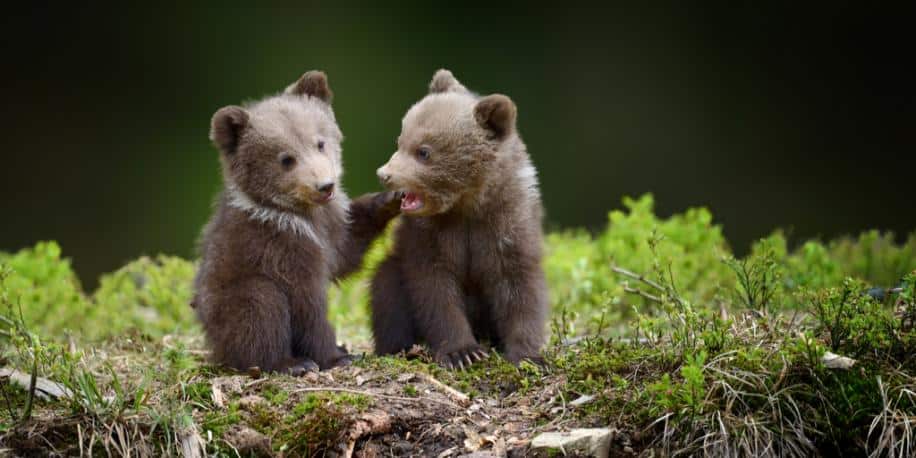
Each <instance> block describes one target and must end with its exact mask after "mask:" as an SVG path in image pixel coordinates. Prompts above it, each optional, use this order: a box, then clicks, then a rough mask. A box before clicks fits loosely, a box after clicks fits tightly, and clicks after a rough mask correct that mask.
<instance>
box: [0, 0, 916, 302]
mask: <svg viewBox="0 0 916 458" xmlns="http://www.w3.org/2000/svg"><path fill="white" fill-rule="evenodd" d="M247 5H250V4H246V5H245V6H232V4H231V2H230V3H225V2H224V3H219V4H214V5H213V6H209V7H203V6H194V7H191V6H186V5H152V4H148V5H144V6H143V7H133V6H130V7H128V6H123V5H122V6H118V7H101V6H95V7H90V6H77V5H73V4H70V5H67V6H52V5H48V4H43V3H38V2H36V3H32V4H30V5H28V6H19V7H11V8H12V9H8V10H7V11H5V13H4V15H3V17H2V18H0V22H2V26H0V34H2V35H3V39H2V42H0V47H2V50H3V58H4V59H3V61H4V71H3V74H2V76H0V78H2V81H3V83H2V84H3V86H2V87H3V89H4V93H3V104H2V106H3V108H2V115H0V116H2V118H0V121H2V123H3V129H2V130H3V135H2V143H0V145H2V149H3V160H2V163H0V164H2V165H0V170H2V176H0V178H2V179H0V193H2V199H0V215H3V216H2V224H0V251H12V250H16V249H19V248H21V247H24V246H28V245H31V244H33V243H34V242H35V241H37V240H46V239H55V240H58V241H59V242H60V243H61V245H62V246H63V247H64V252H65V255H67V256H69V257H72V258H74V259H75V261H74V262H75V268H76V269H77V271H78V272H79V273H80V276H81V277H82V279H83V281H84V283H85V286H87V287H88V288H90V289H91V288H92V286H93V285H95V282H96V278H97V276H98V274H99V273H101V272H105V271H111V270H113V269H115V268H117V267H118V266H120V265H122V264H123V263H124V262H125V261H127V260H129V259H133V258H136V257H137V256H138V255H141V254H155V253H159V252H163V253H169V254H176V255H180V256H184V257H190V256H193V254H194V244H195V241H196V239H197V236H198V234H199V231H200V228H201V226H202V225H203V224H204V222H205V221H206V220H207V218H208V216H209V213H210V205H211V202H212V199H213V196H214V195H215V193H216V192H217V191H218V189H219V188H220V177H219V171H218V166H217V153H216V151H215V149H214V148H213V147H211V145H210V144H209V142H208V140H207V133H208V127H209V120H210V116H211V115H212V113H213V112H214V111H215V110H217V109H218V108H219V107H221V106H224V105H229V104H237V103H240V102H241V101H243V100H246V99H252V98H258V97H261V96H263V95H265V94H269V93H272V92H276V91H278V90H280V89H282V88H283V87H284V86H285V85H286V84H288V83H290V82H292V81H294V80H295V79H296V78H297V77H298V76H299V75H301V74H302V73H303V72H304V71H306V70H309V69H322V70H325V71H326V72H327V73H328V75H329V78H330V83H331V87H332V88H333V89H334V91H335V93H336V98H335V109H336V113H337V116H338V120H339V122H340V124H341V127H342V129H343V132H344V134H345V135H346V137H347V139H346V141H345V142H344V157H345V166H346V175H345V184H346V187H347V188H348V190H349V192H350V194H351V195H357V194H360V193H363V192H368V191H374V190H377V189H378V188H379V185H378V183H377V180H376V178H375V174H374V171H375V169H376V167H378V166H379V165H380V164H382V163H383V162H384V161H385V160H387V158H388V157H389V156H390V154H391V153H392V152H393V151H394V148H395V138H396V136H397V134H398V132H399V129H400V119H401V117H402V115H403V114H404V112H405V111H406V109H407V108H408V107H409V106H410V105H411V104H412V103H413V102H415V101H416V100H418V99H419V98H420V97H421V96H423V95H424V94H425V91H426V86H427V83H428V81H429V79H430V77H431V76H432V74H433V72H434V71H435V70H436V69H437V68H440V67H447V68H449V69H451V70H452V71H453V72H454V73H455V74H456V75H457V77H458V78H459V79H460V80H461V81H462V82H463V83H464V84H465V85H467V86H468V87H469V88H471V89H473V90H476V91H478V92H481V93H491V92H502V93H506V94H508V95H510V96H511V97H512V98H513V99H514V100H515V101H516V103H517V104H518V107H519V113H520V114H519V126H520V131H521V132H522V134H523V136H524V138H525V140H526V141H527V144H528V146H529V149H530V152H531V154H532V157H533V158H534V161H535V163H536V165H537V166H538V168H539V170H540V174H541V182H542V187H543V193H544V201H545V204H546V206H547V225H548V227H549V228H565V227H579V226H582V227H588V228H591V229H599V228H601V227H603V226H604V224H605V223H606V221H607V212H608V210H610V209H612V208H617V207H619V203H620V199H621V197H622V196H623V195H639V194H642V193H644V192H652V193H654V194H655V196H656V202H657V211H658V213H659V214H660V215H662V216H664V215H668V214H671V213H673V212H676V211H682V210H683V209H684V208H686V207H687V206H697V205H703V206H708V207H709V208H710V209H711V210H712V212H713V214H714V215H716V219H717V221H718V222H720V223H722V224H723V225H724V229H725V233H726V235H727V237H728V239H729V240H730V241H731V243H732V244H733V248H734V250H735V251H736V253H738V254H741V253H744V252H746V251H747V247H748V245H749V243H750V242H751V241H752V240H754V239H755V238H758V237H761V236H764V235H766V234H768V233H770V232H771V231H772V230H773V229H774V228H775V227H785V228H787V229H789V230H790V233H791V235H792V237H793V239H795V240H800V239H804V238H809V237H833V236H836V235H841V234H848V233H858V232H859V231H860V230H863V229H866V228H872V227H875V228H880V229H888V230H893V231H895V232H896V233H897V234H898V235H905V234H906V233H908V232H910V231H912V230H913V229H914V227H916V211H914V210H916V206H914V205H913V195H914V193H913V191H912V189H913V188H912V186H913V180H914V178H916V166H914V163H916V160H914V152H916V148H914V146H916V135H914V126H916V104H914V102H916V101H914V93H916V91H914V89H913V85H914V81H916V78H914V74H913V72H912V65H911V64H912V60H913V45H914V44H916V39H914V29H913V24H914V23H916V14H914V10H916V4H914V3H912V2H909V3H908V4H907V6H905V7H903V6H894V5H892V4H891V3H878V4H869V5H865V4H861V3H852V2H848V3H847V2H832V3H829V4H828V3H825V4H824V6H817V5H814V4H813V3H804V4H793V3H787V4H786V5H785V6H778V5H775V4H772V3H771V2H764V3H760V2H729V3H724V4H722V5H718V6H716V7H712V5H711V4H710V5H704V6H706V7H704V8H701V7H699V6H698V5H695V4H688V3H683V4H677V6H674V7H671V8H659V7H650V6H638V7H636V8H632V7H612V6H606V7H604V8H602V9H595V8H593V7H584V6H583V7H577V6H575V5H574V4H572V3H563V4H557V3H549V4H548V6H545V7H535V6H531V5H528V4H524V6H513V5H511V4H508V3H502V2H500V3H494V4H491V5H488V6H486V7H482V8H462V9H458V8H456V7H453V6H449V5H446V4H444V3H442V2H432V3H430V2H424V3H416V4H411V3H398V4H397V6H379V5H370V4H367V5H357V4H350V5H347V4H345V3H343V2H333V5H331V3H328V4H317V3H310V2H297V3H295V4H292V3H291V4H288V5H283V6H273V7H266V6H262V7H260V8H257V9H255V8H251V7H250V6H247ZM558 5H561V6H558ZM864 8H867V9H864Z"/></svg>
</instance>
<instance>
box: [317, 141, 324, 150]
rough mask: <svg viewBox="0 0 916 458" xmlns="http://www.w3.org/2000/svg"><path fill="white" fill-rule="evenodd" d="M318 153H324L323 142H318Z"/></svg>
mask: <svg viewBox="0 0 916 458" xmlns="http://www.w3.org/2000/svg"><path fill="white" fill-rule="evenodd" d="M318 151H321V152H324V140H318Z"/></svg>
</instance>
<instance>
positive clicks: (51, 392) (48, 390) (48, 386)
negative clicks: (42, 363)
mask: <svg viewBox="0 0 916 458" xmlns="http://www.w3.org/2000/svg"><path fill="white" fill-rule="evenodd" d="M34 375H35V395H36V396H38V397H39V398H41V399H42V400H45V401H47V400H50V399H52V398H53V399H69V398H71V397H73V393H71V392H70V390H69V389H67V387H65V386H63V385H61V384H60V383H57V382H54V381H51V380H48V379H46V378H43V377H38V376H37V375H38V374H37V373H36V374H34ZM0 378H9V379H10V382H12V383H15V384H16V385H19V387H21V388H22V389H23V390H28V391H31V386H32V374H26V373H25V372H20V371H17V370H16V369H11V368H8V367H5V368H3V369H0Z"/></svg>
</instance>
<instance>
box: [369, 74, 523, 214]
mask: <svg viewBox="0 0 916 458" xmlns="http://www.w3.org/2000/svg"><path fill="white" fill-rule="evenodd" d="M515 118H516V108H515V103H513V102H512V100H511V99H509V97H506V96H505V95H501V94H494V95H489V96H485V97H479V96H477V95H475V94H473V93H472V92H470V91H468V90H467V88H465V87H464V86H463V85H462V84H461V83H459V82H458V80H456V79H455V77H454V76H453V75H452V73H451V72H450V71H448V70H439V71H437V72H436V74H435V75H434V76H433V79H432V82H430V85H429V94H427V95H426V97H424V98H423V99H422V100H420V101H419V102H417V103H416V104H414V105H413V106H412V107H411V108H410V110H408V111H407V114H406V115H405V116H404V119H403V121H402V123H401V135H400V136H399V137H398V140H397V146H398V149H397V151H396V152H395V153H394V155H393V156H392V157H391V159H390V160H389V161H388V163H386V164H385V165H383V166H382V167H381V168H379V169H378V176H379V179H380V180H381V181H382V184H383V185H384V186H385V187H387V188H388V189H392V190H398V191H403V192H404V198H403V199H402V200H401V211H402V212H403V213H404V214H406V215H413V216H430V215H436V214H442V213H446V212H448V211H449V210H452V209H453V208H456V207H457V206H459V205H474V203H475V202H476V199H478V197H479V195H480V193H481V190H482V189H483V188H484V186H485V185H486V184H487V183H489V182H490V181H491V180H492V178H493V175H494V174H499V173H505V172H507V170H505V168H503V167H499V166H497V162H500V159H501V158H505V155H507V154H509V153H510V151H511V150H513V149H517V148H513V147H512V146H513V145H516V144H518V142H519V139H518V135H517V134H516V131H515ZM510 172H511V171H510Z"/></svg>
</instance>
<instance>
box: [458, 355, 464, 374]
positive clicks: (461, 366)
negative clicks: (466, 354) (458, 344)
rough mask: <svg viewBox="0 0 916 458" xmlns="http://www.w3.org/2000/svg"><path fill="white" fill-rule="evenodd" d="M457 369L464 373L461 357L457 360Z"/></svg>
mask: <svg viewBox="0 0 916 458" xmlns="http://www.w3.org/2000/svg"><path fill="white" fill-rule="evenodd" d="M458 367H460V368H461V371H462V372H464V363H463V362H461V357H459V358H458Z"/></svg>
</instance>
